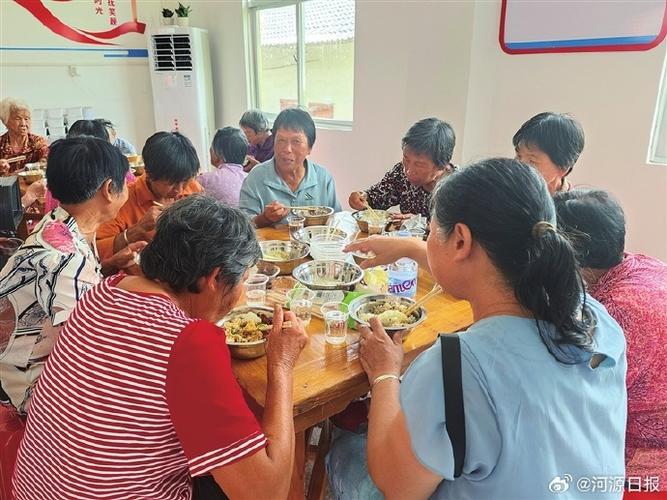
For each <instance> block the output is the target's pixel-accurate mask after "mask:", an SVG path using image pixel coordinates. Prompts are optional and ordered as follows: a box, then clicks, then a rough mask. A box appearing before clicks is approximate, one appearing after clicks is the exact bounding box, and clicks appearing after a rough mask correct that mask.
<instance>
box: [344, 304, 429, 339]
mask: <svg viewBox="0 0 667 500" xmlns="http://www.w3.org/2000/svg"><path fill="white" fill-rule="evenodd" d="M414 303H415V301H414V300H412V299H409V298H407V297H400V296H397V295H390V294H373V295H362V296H360V297H357V298H356V299H354V300H353V301H352V302H350V305H349V306H348V311H349V313H350V316H351V317H352V318H354V320H355V321H356V322H357V323H359V324H360V325H364V326H369V325H370V323H369V321H370V319H371V318H372V317H373V316H377V318H378V319H379V320H380V322H381V323H382V326H383V327H384V329H385V331H386V332H387V334H388V335H389V336H390V337H391V336H392V335H393V334H394V333H396V332H401V331H405V332H406V333H407V332H410V331H412V330H413V329H414V328H415V327H417V326H419V325H420V324H422V323H423V322H424V321H425V320H426V309H424V308H423V307H420V308H419V309H417V310H416V311H414V312H413V313H411V314H409V315H406V311H407V310H408V309H409V308H410V307H411V306H412V305H413V304H414Z"/></svg>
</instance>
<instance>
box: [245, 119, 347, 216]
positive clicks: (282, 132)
mask: <svg viewBox="0 0 667 500" xmlns="http://www.w3.org/2000/svg"><path fill="white" fill-rule="evenodd" d="M273 135H274V137H275V140H274V148H275V149H274V151H275V152H274V157H273V158H272V159H270V160H269V161H267V162H264V163H262V164H260V165H257V166H256V167H255V168H253V169H252V171H251V172H250V173H249V174H248V177H246V179H245V180H244V181H243V185H242V187H241V196H240V200H239V206H240V208H241V210H243V211H244V212H246V213H247V214H248V215H249V216H251V217H252V218H253V221H254V223H255V225H256V226H257V227H266V226H271V225H274V224H277V223H279V222H284V221H285V220H284V219H285V218H286V217H287V214H288V213H289V210H290V207H295V206H305V205H314V206H327V207H332V208H333V209H334V211H336V212H340V210H341V208H340V202H339V201H338V197H337V196H336V186H335V184H334V180H333V177H332V176H331V174H330V173H329V172H328V171H327V170H326V169H325V168H324V167H321V166H320V165H318V164H316V163H313V162H312V161H310V160H309V159H308V158H307V156H308V155H309V154H310V152H311V151H312V148H313V144H314V143H315V123H313V119H312V118H311V117H310V115H309V114H308V113H307V112H306V111H303V110H301V109H298V108H289V109H285V110H283V111H281V112H280V114H279V115H278V116H277V117H276V120H275V121H274V122H273Z"/></svg>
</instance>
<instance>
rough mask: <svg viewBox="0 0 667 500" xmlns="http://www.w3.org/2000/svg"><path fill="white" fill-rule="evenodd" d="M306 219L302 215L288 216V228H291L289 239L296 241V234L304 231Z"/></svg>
mask: <svg viewBox="0 0 667 500" xmlns="http://www.w3.org/2000/svg"><path fill="white" fill-rule="evenodd" d="M305 223H306V218H305V217H303V216H301V215H296V214H290V215H288V216H287V227H288V228H289V238H290V240H292V241H294V240H295V239H296V238H295V235H296V233H298V232H299V231H300V230H301V229H303V226H304V224H305Z"/></svg>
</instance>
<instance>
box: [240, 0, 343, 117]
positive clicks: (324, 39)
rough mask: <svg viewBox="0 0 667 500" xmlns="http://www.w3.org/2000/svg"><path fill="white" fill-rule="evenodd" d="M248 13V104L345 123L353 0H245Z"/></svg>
mask: <svg viewBox="0 0 667 500" xmlns="http://www.w3.org/2000/svg"><path fill="white" fill-rule="evenodd" d="M248 13H249V27H250V60H251V68H252V74H251V98H252V101H253V106H254V107H256V108H259V109H261V110H262V111H264V112H265V113H266V114H267V115H268V116H275V115H277V114H278V113H279V112H280V111H281V110H283V109H285V108H289V107H295V106H300V107H301V108H303V109H307V110H308V111H309V112H310V114H311V115H312V116H313V118H314V119H315V121H317V122H320V123H322V122H329V123H334V124H335V123H339V124H349V123H351V122H352V104H353V92H354V0H291V1H289V0H286V1H280V0H276V1H273V0H249V1H248Z"/></svg>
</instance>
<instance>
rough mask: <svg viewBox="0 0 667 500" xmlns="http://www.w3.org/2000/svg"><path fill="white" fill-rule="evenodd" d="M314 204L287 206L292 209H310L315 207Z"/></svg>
mask: <svg viewBox="0 0 667 500" xmlns="http://www.w3.org/2000/svg"><path fill="white" fill-rule="evenodd" d="M313 206H314V205H306V206H303V207H287V208H289V209H290V210H308V209H310V208H313Z"/></svg>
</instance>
